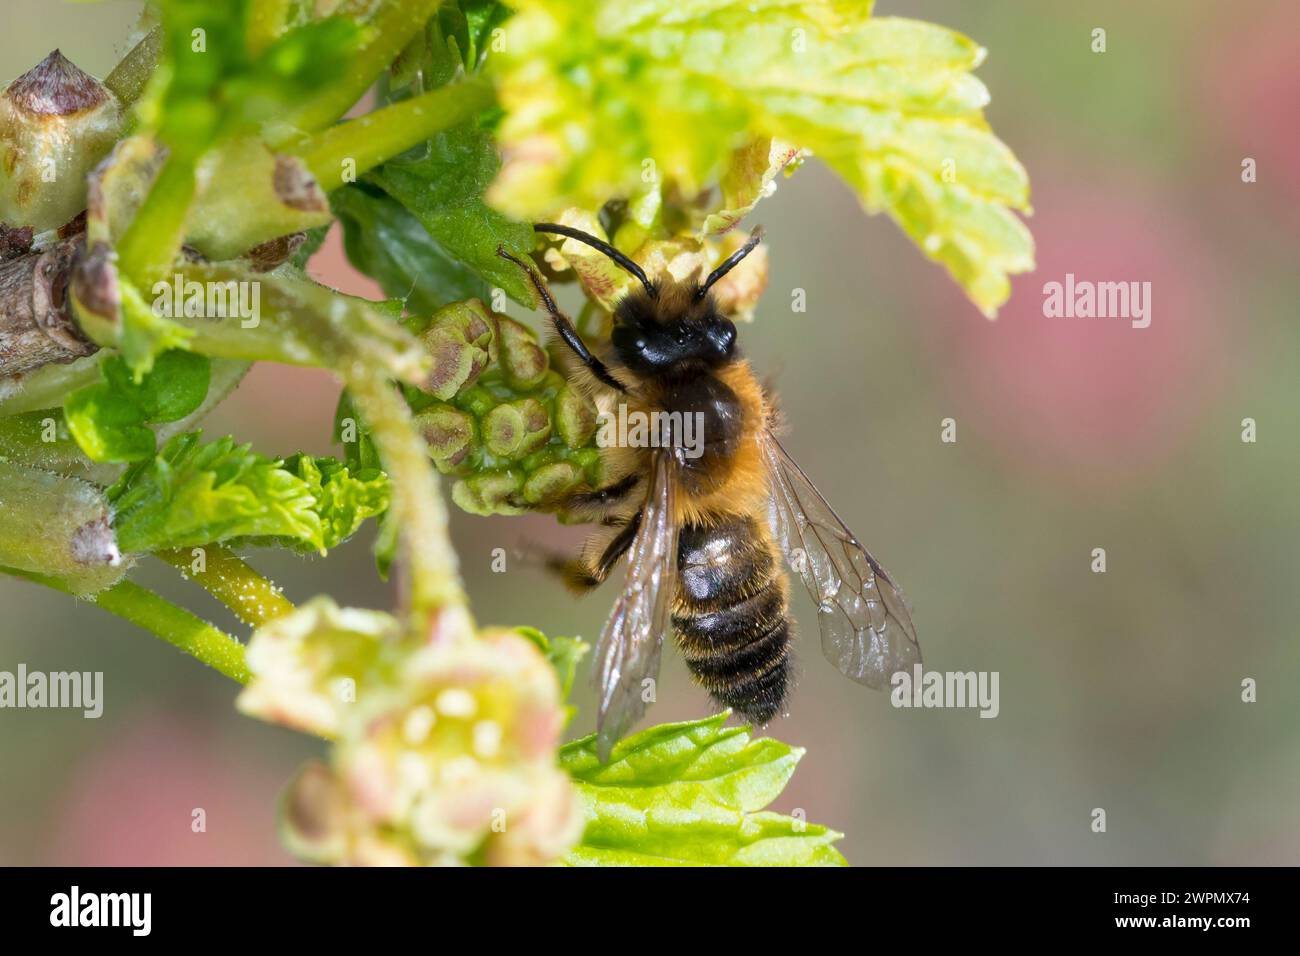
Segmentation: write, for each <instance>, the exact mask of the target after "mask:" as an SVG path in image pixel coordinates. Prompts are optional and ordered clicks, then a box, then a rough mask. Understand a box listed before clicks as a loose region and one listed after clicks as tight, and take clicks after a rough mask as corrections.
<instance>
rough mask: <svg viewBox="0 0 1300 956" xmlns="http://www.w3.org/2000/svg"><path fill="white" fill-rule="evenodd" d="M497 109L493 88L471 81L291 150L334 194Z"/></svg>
mask: <svg viewBox="0 0 1300 956" xmlns="http://www.w3.org/2000/svg"><path fill="white" fill-rule="evenodd" d="M491 103H492V89H491V87H489V86H488V84H486V83H485V82H483V81H481V80H468V81H466V82H463V83H457V84H456V85H454V86H445V87H442V88H441V89H437V90H432V91H431V92H428V93H422V94H420V95H419V96H414V97H411V98H410V99H409V100H403V101H402V102H400V103H394V104H393V105H392V106H385V107H384V108H383V109H379V110H375V111H374V112H373V113H367V114H366V115H365V116H362V117H360V118H358V119H354V120H351V121H350V122H347V123H340V124H339V125H337V126H332V127H330V128H329V129H327V130H325V131H324V132H323V133H319V134H317V135H315V136H311V137H308V138H307V139H305V140H302V141H300V142H298V143H296V144H292V145H290V146H288V147H286V149H287V151H288V152H290V153H293V154H295V155H297V156H300V157H302V159H303V161H304V162H305V163H306V164H307V168H308V169H309V170H310V171H311V174H312V176H314V177H315V178H316V182H317V183H319V184H320V187H321V189H324V190H325V191H326V192H329V191H330V190H333V189H337V188H338V187H340V186H342V185H343V184H344V183H345V182H351V181H352V180H353V179H354V178H355V177H356V176H358V175H360V174H361V173H363V172H365V171H366V170H368V169H371V168H372V167H374V166H378V165H379V164H380V163H382V162H384V161H385V160H388V159H391V158H392V157H394V156H396V155H398V154H399V153H402V152H404V151H406V150H408V149H410V148H411V147H412V146H414V145H416V144H417V143H420V142H423V141H424V140H426V139H428V138H429V137H430V136H432V135H433V134H434V133H438V132H441V131H442V130H445V129H450V128H451V127H453V126H456V125H457V124H459V123H463V122H465V121H466V120H468V119H471V118H472V117H473V116H475V115H476V114H477V113H479V112H480V111H482V110H484V109H486V108H487V107H488V106H490V105H491ZM349 160H350V161H351V164H350V165H349V164H348V161H349ZM345 166H347V168H345Z"/></svg>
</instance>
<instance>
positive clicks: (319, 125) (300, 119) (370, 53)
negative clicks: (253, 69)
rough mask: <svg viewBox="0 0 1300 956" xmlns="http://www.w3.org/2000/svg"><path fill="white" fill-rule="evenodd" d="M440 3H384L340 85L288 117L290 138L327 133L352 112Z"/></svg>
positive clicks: (406, 0) (387, 0) (368, 24)
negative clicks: (297, 133)
mask: <svg viewBox="0 0 1300 956" xmlns="http://www.w3.org/2000/svg"><path fill="white" fill-rule="evenodd" d="M441 2H442V0H382V2H381V5H380V7H379V10H378V12H376V13H375V14H374V15H373V16H371V17H370V19H369V20H368V21H367V22H366V25H365V28H366V33H367V35H368V36H369V37H370V39H369V42H368V43H367V44H366V45H365V46H364V47H362V48H361V50H359V51H358V52H357V54H356V56H354V57H353V58H352V59H351V61H350V62H349V63H348V68H347V72H346V74H345V75H344V76H342V77H341V78H340V79H339V81H338V82H337V83H333V84H330V85H329V86H327V87H325V89H323V90H321V92H320V93H318V94H317V95H316V96H315V97H313V98H312V99H311V100H309V101H308V102H307V103H305V104H303V105H302V106H299V107H298V108H297V109H296V110H295V111H294V112H292V113H290V114H288V115H287V116H286V117H285V123H286V135H291V134H290V133H289V132H288V130H291V129H297V130H307V131H314V130H319V129H324V128H325V127H326V126H329V125H330V124H331V123H333V122H334V121H335V120H337V119H338V118H339V117H340V116H342V115H343V114H344V113H346V112H347V111H348V110H349V109H351V108H352V106H353V105H354V104H355V103H356V102H357V101H358V100H359V99H361V97H362V96H363V95H364V94H365V92H366V90H368V89H370V85H371V84H372V83H373V82H374V81H375V78H376V77H378V76H379V75H380V74H381V73H383V71H384V70H385V69H387V68H388V65H389V64H390V63H392V62H393V60H394V59H396V58H397V54H398V53H400V52H401V51H402V49H403V48H404V47H405V46H406V45H407V43H409V42H410V40H411V38H412V37H413V36H415V34H416V33H418V32H419V31H420V30H422V29H424V25H425V24H426V23H427V22H428V20H429V18H430V17H431V16H433V14H434V13H435V12H436V11H437V9H438V7H439V6H440V5H441ZM272 145H276V144H272Z"/></svg>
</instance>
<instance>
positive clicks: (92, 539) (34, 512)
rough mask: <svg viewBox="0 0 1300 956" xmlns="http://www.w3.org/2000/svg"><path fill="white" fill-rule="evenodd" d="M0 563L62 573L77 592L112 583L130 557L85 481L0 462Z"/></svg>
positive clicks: (98, 497)
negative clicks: (120, 546) (119, 546)
mask: <svg viewBox="0 0 1300 956" xmlns="http://www.w3.org/2000/svg"><path fill="white" fill-rule="evenodd" d="M0 514H3V515H4V516H5V520H4V523H3V524H2V525H0V565H7V566H8V567H11V568H18V569H19V570H23V571H35V572H39V573H41V574H50V575H54V576H55V577H58V578H62V579H63V580H64V581H65V582H67V584H68V585H69V586H70V587H71V588H72V589H73V590H74V592H75V593H77V594H80V595H91V594H94V593H95V592H96V591H101V590H103V589H104V588H106V587H108V586H109V585H112V584H115V583H116V582H117V581H118V580H120V579H121V578H122V576H123V575H125V574H126V572H127V571H128V570H129V569H130V567H131V564H132V561H131V559H130V558H129V557H128V556H125V555H123V554H122V553H121V552H120V551H119V549H118V546H117V538H116V536H115V535H114V532H113V527H112V513H111V511H110V509H109V505H108V501H107V500H106V499H105V498H104V495H103V493H102V492H101V491H100V490H99V489H98V488H96V487H95V486H94V485H92V484H90V483H89V482H85V481H82V480H81V479H79V478H71V477H67V476H65V475H54V474H51V473H49V472H46V471H42V470H40V469H38V468H32V467H30V466H28V465H20V464H17V463H14V462H3V461H0Z"/></svg>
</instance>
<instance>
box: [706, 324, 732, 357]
mask: <svg viewBox="0 0 1300 956" xmlns="http://www.w3.org/2000/svg"><path fill="white" fill-rule="evenodd" d="M709 342H710V344H711V345H712V346H713V350H714V351H715V352H717V353H718V355H721V356H727V355H730V354H731V350H732V348H733V347H735V344H736V325H735V323H734V322H732V321H731V320H730V319H723V320H722V321H721V322H719V323H718V324H717V325H716V326H714V328H713V329H712V330H711V331H710V333H709Z"/></svg>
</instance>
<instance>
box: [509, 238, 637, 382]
mask: <svg viewBox="0 0 1300 956" xmlns="http://www.w3.org/2000/svg"><path fill="white" fill-rule="evenodd" d="M497 255H499V256H500V257H501V258H502V259H505V260H507V261H509V262H513V263H514V264H515V265H517V266H518V267H519V268H520V269H523V270H524V274H525V275H527V276H528V281H529V282H531V283H532V284H533V288H534V289H536V290H537V296H538V298H540V299H541V300H542V304H543V305H544V306H545V307H546V311H547V313H548V314H549V315H550V317H551V324H552V325H554V326H555V333H556V334H557V335H558V336H559V337H560V339H561V340H562V341H563V342H564V344H565V345H567V346H568V347H569V349H570V351H572V352H573V354H574V355H576V356H577V357H578V361H579V362H581V363H582V364H583V365H585V366H587V369H588V370H589V371H590V372H591V374H592V375H594V376H595V377H596V378H597V379H598V380H599V381H601V382H602V383H604V384H605V385H608V386H609V387H610V388H612V389H613V390H614V391H616V392H626V391H627V388H626V387H625V386H624V385H623V383H622V382H620V381H619V380H618V379H616V378H615V377H614V376H613V374H612V373H611V372H610V370H609V369H608V368H607V367H606V366H605V363H604V362H602V361H601V360H600V359H598V358H596V356H594V355H592V354H591V350H590V349H589V348H587V345H586V343H585V342H583V341H582V336H580V335H578V330H577V329H575V328H574V327H573V323H572V322H571V321H569V317H568V316H567V315H565V314H564V313H563V312H561V311H560V309H559V307H558V306H557V305H556V304H555V299H554V298H552V297H551V290H550V289H548V288H546V283H545V282H544V281H542V277H541V276H540V275H538V274H537V270H536V269H534V268H533V267H532V266H530V265H528V264H527V263H526V262H524V261H522V260H521V259H516V258H515V257H514V256H512V255H511V254H510V253H508V252H506V250H505V247H504V246H497Z"/></svg>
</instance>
